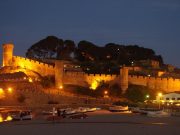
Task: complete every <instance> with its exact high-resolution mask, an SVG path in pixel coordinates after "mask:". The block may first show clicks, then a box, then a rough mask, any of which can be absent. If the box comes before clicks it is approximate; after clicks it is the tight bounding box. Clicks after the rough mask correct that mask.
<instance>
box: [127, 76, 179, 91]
mask: <svg viewBox="0 0 180 135" xmlns="http://www.w3.org/2000/svg"><path fill="white" fill-rule="evenodd" d="M128 79H129V83H130V84H136V85H143V86H147V87H149V88H152V89H156V90H159V91H166V92H173V91H180V79H173V78H159V77H158V78H155V77H145V76H129V77H128Z"/></svg>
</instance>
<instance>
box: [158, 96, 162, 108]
mask: <svg viewBox="0 0 180 135" xmlns="http://www.w3.org/2000/svg"><path fill="white" fill-rule="evenodd" d="M161 97H162V93H158V101H159V109H161Z"/></svg>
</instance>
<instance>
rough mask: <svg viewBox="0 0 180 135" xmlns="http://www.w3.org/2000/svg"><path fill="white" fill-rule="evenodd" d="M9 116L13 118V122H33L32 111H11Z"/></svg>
mask: <svg viewBox="0 0 180 135" xmlns="http://www.w3.org/2000/svg"><path fill="white" fill-rule="evenodd" d="M9 115H10V116H11V117H12V120H15V121H16V120H32V118H33V116H32V111H31V110H24V111H11V112H9Z"/></svg>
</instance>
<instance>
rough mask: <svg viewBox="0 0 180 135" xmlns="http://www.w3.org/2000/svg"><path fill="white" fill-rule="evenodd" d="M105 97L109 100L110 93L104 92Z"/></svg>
mask: <svg viewBox="0 0 180 135" xmlns="http://www.w3.org/2000/svg"><path fill="white" fill-rule="evenodd" d="M104 97H105V98H108V97H109V96H108V91H107V90H105V91H104Z"/></svg>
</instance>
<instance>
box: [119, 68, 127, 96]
mask: <svg viewBox="0 0 180 135" xmlns="http://www.w3.org/2000/svg"><path fill="white" fill-rule="evenodd" d="M120 86H121V89H122V93H125V91H126V90H127V88H128V68H127V67H122V68H121V69H120Z"/></svg>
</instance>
